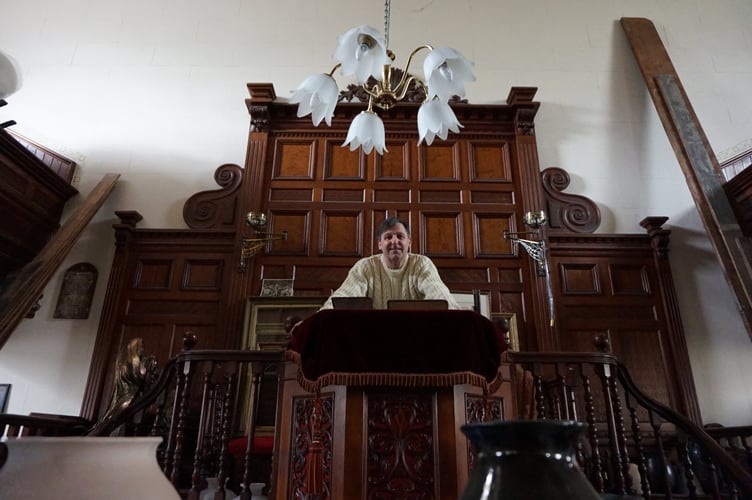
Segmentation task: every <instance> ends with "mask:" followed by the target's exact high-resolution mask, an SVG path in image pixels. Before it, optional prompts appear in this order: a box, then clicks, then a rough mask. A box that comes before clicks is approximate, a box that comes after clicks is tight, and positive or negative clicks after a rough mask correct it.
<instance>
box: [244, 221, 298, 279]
mask: <svg viewBox="0 0 752 500" xmlns="http://www.w3.org/2000/svg"><path fill="white" fill-rule="evenodd" d="M266 222H267V219H266V214H264V213H262V212H248V214H247V215H246V216H245V223H246V224H248V225H249V226H251V227H252V228H253V238H242V239H241V240H240V245H241V250H240V272H244V271H245V268H246V260H247V259H249V258H251V257H253V256H254V255H256V254H257V253H259V252H260V251H261V249H262V248H264V245H266V243H267V242H269V241H275V240H286V239H287V231H282V232H281V233H267V232H266V231H264V229H265V228H266Z"/></svg>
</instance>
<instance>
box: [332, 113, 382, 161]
mask: <svg viewBox="0 0 752 500" xmlns="http://www.w3.org/2000/svg"><path fill="white" fill-rule="evenodd" d="M348 144H349V145H350V151H355V150H356V149H358V148H359V147H362V148H363V152H364V153H365V154H369V153H370V152H371V151H372V150H373V149H374V148H375V149H376V152H377V153H378V154H380V155H383V154H384V151H386V152H388V151H387V149H386V133H385V132H384V122H383V121H381V118H379V115H377V114H376V113H374V112H373V111H361V112H360V113H358V115H357V116H356V117H355V119H354V120H353V121H352V123H351V124H350V128H349V129H348V131H347V139H345V142H344V143H343V144H342V145H343V146H347V145H348Z"/></svg>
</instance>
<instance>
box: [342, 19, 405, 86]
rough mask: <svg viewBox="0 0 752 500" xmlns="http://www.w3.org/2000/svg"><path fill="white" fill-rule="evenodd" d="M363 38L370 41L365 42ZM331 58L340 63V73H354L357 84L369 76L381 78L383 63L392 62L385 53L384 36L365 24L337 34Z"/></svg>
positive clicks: (346, 74) (347, 74)
mask: <svg viewBox="0 0 752 500" xmlns="http://www.w3.org/2000/svg"><path fill="white" fill-rule="evenodd" d="M364 39H365V40H367V41H368V42H371V43H370V44H369V43H365V42H364ZM332 58H333V59H334V60H335V61H336V62H338V63H340V64H341V65H342V67H341V68H340V71H341V72H342V75H343V76H350V75H354V76H355V80H356V81H357V82H358V84H363V83H365V82H366V81H367V80H368V77H369V76H373V77H374V78H381V73H382V70H383V67H384V65H385V64H390V63H391V62H392V61H391V59H389V56H388V55H387V53H386V41H385V40H384V36H383V35H382V34H381V33H379V32H378V31H377V30H376V29H375V28H372V27H370V26H367V25H362V26H357V27H355V28H352V29H351V30H349V31H347V32H346V33H345V34H343V35H340V36H338V37H337V48H336V49H335V50H334V54H333V55H332Z"/></svg>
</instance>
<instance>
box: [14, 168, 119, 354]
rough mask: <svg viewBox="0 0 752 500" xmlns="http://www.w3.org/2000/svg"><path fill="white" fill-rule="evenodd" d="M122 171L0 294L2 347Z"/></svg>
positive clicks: (91, 196)
mask: <svg viewBox="0 0 752 500" xmlns="http://www.w3.org/2000/svg"><path fill="white" fill-rule="evenodd" d="M119 178H120V174H107V175H105V176H104V177H103V178H102V180H101V181H99V184H97V185H96V187H95V188H94V189H93V190H92V191H91V193H90V194H89V195H88V196H87V197H86V200H85V201H84V203H83V205H81V206H80V207H79V208H78V209H76V211H75V212H74V213H73V214H71V216H70V217H68V219H67V220H66V221H65V223H63V225H62V226H61V227H60V229H59V230H58V231H57V232H56V233H55V235H54V236H53V237H52V238H51V239H50V241H48V242H47V244H46V245H45V246H44V247H43V248H42V250H40V252H39V254H38V255H37V256H36V258H35V259H34V260H32V261H31V262H29V263H28V264H26V265H25V266H24V267H23V268H22V269H21V270H20V271H19V273H18V275H17V276H16V278H15V279H14V280H13V282H11V284H10V285H9V286H8V287H7V288H6V289H5V290H4V291H3V293H2V295H0V349H2V347H3V346H4V345H5V342H6V341H7V340H8V337H10V334H11V333H12V332H13V330H14V329H15V328H16V326H18V323H19V322H20V321H21V319H22V318H23V317H24V316H25V315H26V313H28V312H29V310H30V309H31V307H32V306H33V305H34V302H35V301H36V300H37V299H38V298H39V296H40V295H41V294H42V291H43V290H44V287H45V286H46V285H47V282H48V281H49V280H50V278H51V277H52V275H53V274H54V273H55V271H56V270H57V268H58V267H59V266H60V264H61V263H62V262H63V260H64V259H65V257H66V255H68V252H70V250H71V248H73V245H74V244H75V243H76V240H77V239H78V237H79V236H80V234H81V232H82V231H83V230H84V228H86V225H87V224H88V223H89V222H90V221H91V219H92V217H94V214H96V213H97V211H98V210H99V208H100V207H101V206H102V204H103V203H104V202H105V200H106V199H107V197H108V196H109V195H110V193H111V192H112V190H113V188H114V187H115V184H116V183H117V181H118V179H119Z"/></svg>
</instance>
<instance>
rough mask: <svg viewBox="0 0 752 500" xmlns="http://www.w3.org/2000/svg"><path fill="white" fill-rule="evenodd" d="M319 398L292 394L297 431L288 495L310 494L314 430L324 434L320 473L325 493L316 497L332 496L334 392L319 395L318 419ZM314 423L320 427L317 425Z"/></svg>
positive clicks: (295, 430) (294, 436)
mask: <svg viewBox="0 0 752 500" xmlns="http://www.w3.org/2000/svg"><path fill="white" fill-rule="evenodd" d="M316 406H317V403H316V399H315V398H314V397H313V396H301V397H295V398H293V414H292V420H293V423H294V424H293V425H294V431H293V432H292V439H293V442H292V443H291V453H290V456H291V464H290V476H289V478H288V487H287V491H288V492H289V498H309V497H308V494H309V491H308V489H307V484H306V481H305V477H306V466H307V465H308V461H310V460H312V459H313V456H312V455H311V454H310V453H309V451H310V447H311V445H310V443H311V441H312V435H313V432H314V431H316V432H318V433H319V435H320V438H321V448H322V452H321V474H322V477H321V479H322V489H323V493H322V494H321V496H320V497H317V498H331V491H332V448H333V434H334V429H335V425H336V424H337V422H335V420H334V411H333V407H334V396H333V395H332V394H328V393H322V394H321V395H320V397H319V404H318V411H319V417H318V422H316V419H314V418H313V413H314V408H316ZM314 427H317V428H316V429H314Z"/></svg>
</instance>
